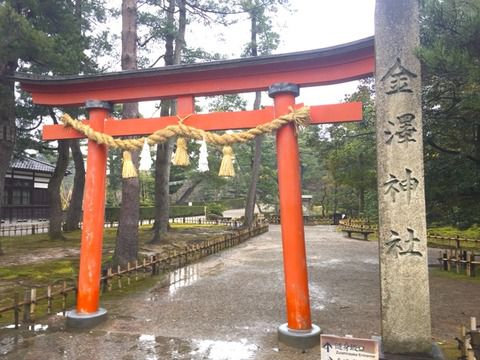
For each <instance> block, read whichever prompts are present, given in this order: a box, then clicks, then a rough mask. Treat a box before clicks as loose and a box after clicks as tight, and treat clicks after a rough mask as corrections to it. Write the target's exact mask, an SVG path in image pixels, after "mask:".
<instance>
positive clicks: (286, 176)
mask: <svg viewBox="0 0 480 360" xmlns="http://www.w3.org/2000/svg"><path fill="white" fill-rule="evenodd" d="M268 94H269V96H270V97H272V98H273V99H274V105H275V106H274V108H275V117H278V116H281V115H285V114H287V113H289V112H290V111H291V109H290V107H293V106H294V105H295V97H296V96H298V94H299V88H298V86H297V85H295V84H289V83H277V84H274V85H272V86H270V88H269V91H268ZM277 163H278V189H279V197H280V220H281V229H282V246H283V267H284V274H285V295H286V305H287V323H286V324H282V325H280V327H279V329H278V336H279V340H280V341H281V342H283V343H285V344H286V345H289V346H293V347H297V348H302V349H306V348H310V347H313V346H315V345H317V344H319V342H320V328H319V327H318V326H316V325H313V324H312V320H311V316H310V297H309V292H308V273H307V259H306V253H305V235H304V229H303V213H302V189H301V178H300V160H299V152H298V142H297V135H296V133H295V126H294V125H293V124H290V125H287V126H284V127H282V128H281V129H279V130H278V131H277Z"/></svg>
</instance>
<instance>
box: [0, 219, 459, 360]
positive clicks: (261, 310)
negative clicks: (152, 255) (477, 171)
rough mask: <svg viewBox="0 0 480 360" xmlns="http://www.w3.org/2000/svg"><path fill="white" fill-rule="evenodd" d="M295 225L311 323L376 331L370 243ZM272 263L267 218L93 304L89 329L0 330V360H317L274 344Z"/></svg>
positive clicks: (314, 353) (57, 325)
mask: <svg viewBox="0 0 480 360" xmlns="http://www.w3.org/2000/svg"><path fill="white" fill-rule="evenodd" d="M305 231H306V239H307V254H308V269H309V278H310V297H311V308H312V320H313V322H314V323H315V324H317V325H319V326H320V327H321V328H322V330H323V331H324V332H325V333H329V334H336V335H345V334H350V335H353V336H355V337H371V336H372V335H380V302H379V297H380V294H379V275H378V248H377V247H378V245H377V243H376V242H364V241H360V240H352V239H347V238H345V237H344V236H343V235H342V234H341V233H337V232H336V231H335V227H333V226H316V227H307V228H306V230H305ZM435 255H437V254H436V252H435ZM282 266H283V265H282V252H281V240H280V227H279V226H275V225H273V226H270V231H269V232H268V233H266V234H263V235H261V236H259V237H257V238H253V239H251V240H249V241H247V242H245V243H242V244H240V245H239V246H237V247H235V248H232V249H229V250H226V251H223V252H220V253H217V254H215V255H212V256H210V257H208V258H205V259H202V260H201V261H199V262H198V263H195V264H192V265H189V266H186V267H184V268H182V269H178V270H177V271H175V272H172V273H171V274H170V275H169V277H170V279H169V280H170V281H169V283H170V285H167V286H165V284H163V285H160V284H159V285H157V286H154V287H153V288H151V289H149V290H146V291H142V292H138V293H136V294H133V295H131V294H130V295H127V296H125V297H122V298H116V299H111V300H108V301H104V302H102V306H103V307H105V308H106V309H107V310H108V313H109V318H108V320H107V321H106V322H105V323H103V324H101V325H99V326H97V327H96V328H95V329H94V330H85V331H64V330H63V329H62V325H63V320H61V319H58V318H51V319H49V320H46V323H45V324H46V325H49V327H48V328H45V327H44V328H38V329H37V331H36V332H34V333H32V332H28V331H23V330H5V329H3V330H2V332H1V333H0V358H3V359H26V360H29V359H52V360H54V359H88V360H93V359H122V360H134V359H146V360H159V359H212V360H223V359H227V360H241V359H280V360H282V359H305V360H309V359H319V358H320V349H319V348H318V347H317V348H314V349H312V350H311V351H309V352H307V353H305V354H301V353H299V352H298V351H295V350H292V349H285V348H283V347H281V348H279V344H278V342H277V328H278V326H279V325H280V324H281V323H284V322H285V321H286V320H285V319H286V315H285V301H284V283H283V268H282ZM432 317H433V316H432ZM45 324H44V325H45ZM452 337H453V336H452Z"/></svg>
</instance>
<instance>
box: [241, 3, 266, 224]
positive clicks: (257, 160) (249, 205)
mask: <svg viewBox="0 0 480 360" xmlns="http://www.w3.org/2000/svg"><path fill="white" fill-rule="evenodd" d="M250 17H251V28H250V35H251V38H250V40H251V55H252V56H257V55H258V46H257V33H258V26H257V25H258V24H257V17H256V15H255V11H253V12H252V13H251V14H250ZM261 101H262V94H261V92H259V91H257V92H256V93H255V101H254V103H253V109H254V110H258V109H260V103H261ZM262 142H263V136H257V137H256V138H255V151H254V153H253V161H252V168H251V173H250V186H249V187H248V193H247V201H246V204H245V224H244V225H245V226H247V227H250V226H251V225H252V223H253V219H254V213H255V198H256V193H257V182H258V176H259V175H260V164H261V159H262Z"/></svg>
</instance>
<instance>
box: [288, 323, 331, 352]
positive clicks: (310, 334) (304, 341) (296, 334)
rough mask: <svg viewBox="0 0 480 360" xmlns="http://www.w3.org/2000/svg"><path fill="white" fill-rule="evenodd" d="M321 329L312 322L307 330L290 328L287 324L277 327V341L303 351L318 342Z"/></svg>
mask: <svg viewBox="0 0 480 360" xmlns="http://www.w3.org/2000/svg"><path fill="white" fill-rule="evenodd" d="M321 332H322V331H321V330H320V328H319V327H318V326H317V325H314V324H312V329H311V330H309V331H298V330H291V329H289V328H288V324H286V323H285V324H282V325H280V326H279V327H278V341H279V342H280V343H281V344H284V345H287V346H290V347H293V348H296V349H300V350H302V351H305V350H307V349H310V348H312V347H315V346H317V345H319V344H320V334H321Z"/></svg>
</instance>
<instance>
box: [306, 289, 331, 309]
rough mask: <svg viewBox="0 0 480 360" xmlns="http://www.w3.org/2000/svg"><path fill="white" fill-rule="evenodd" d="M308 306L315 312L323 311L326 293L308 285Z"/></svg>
mask: <svg viewBox="0 0 480 360" xmlns="http://www.w3.org/2000/svg"><path fill="white" fill-rule="evenodd" d="M309 293H310V306H311V307H312V309H315V310H323V309H325V303H326V302H327V293H326V291H325V290H323V289H321V288H320V286H317V285H315V284H310V287H309Z"/></svg>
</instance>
